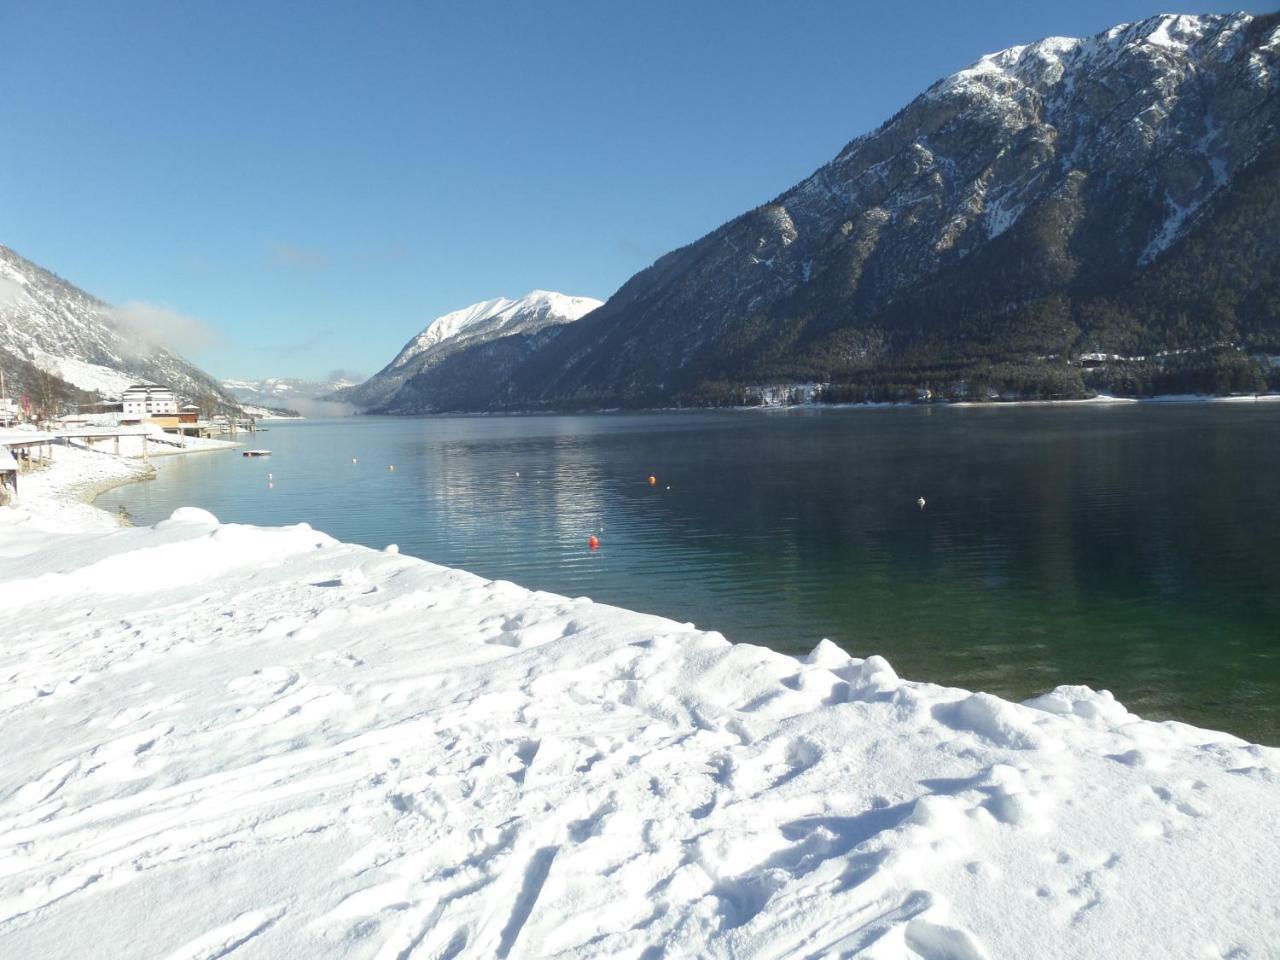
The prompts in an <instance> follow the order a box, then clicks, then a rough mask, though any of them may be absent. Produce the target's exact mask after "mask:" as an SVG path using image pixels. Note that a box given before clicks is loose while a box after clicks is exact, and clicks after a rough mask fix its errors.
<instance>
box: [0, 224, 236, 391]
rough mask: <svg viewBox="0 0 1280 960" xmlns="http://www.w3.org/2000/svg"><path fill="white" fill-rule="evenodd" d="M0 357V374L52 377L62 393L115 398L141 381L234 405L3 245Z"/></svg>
mask: <svg viewBox="0 0 1280 960" xmlns="http://www.w3.org/2000/svg"><path fill="white" fill-rule="evenodd" d="M0 353H2V354H5V355H7V357H8V363H7V364H6V367H5V369H6V370H8V371H12V370H19V371H20V370H26V371H28V373H27V374H26V375H25V376H26V378H30V377H31V376H32V372H33V371H35V370H39V371H44V372H45V373H48V374H53V375H54V376H55V377H57V378H58V380H59V381H61V382H62V383H63V384H65V385H66V387H65V389H66V390H67V392H69V393H71V392H76V391H84V392H87V393H97V394H99V395H101V396H102V397H105V398H112V399H115V398H118V397H119V396H120V393H121V392H122V391H123V390H124V389H125V388H126V387H128V386H129V385H130V384H133V383H137V382H138V381H140V380H141V381H151V382H154V383H160V384H164V385H165V386H168V387H171V388H172V389H173V390H174V391H176V392H177V393H178V394H179V395H180V396H181V397H183V398H184V399H188V400H202V399H208V398H212V399H213V400H214V402H216V403H222V404H225V405H226V406H228V407H234V406H235V402H234V401H233V400H232V399H231V397H229V396H227V395H226V394H225V393H223V391H222V389H221V387H220V386H219V385H218V382H217V381H216V380H214V379H213V378H212V377H210V376H209V375H208V374H207V373H205V372H204V371H202V370H200V369H198V368H196V367H195V366H193V365H192V364H191V363H190V362H188V361H187V360H185V359H183V358H182V357H181V356H179V355H178V354H177V353H174V352H173V351H172V350H169V349H166V348H165V347H164V346H162V345H159V344H157V343H154V342H152V341H151V339H150V338H149V336H148V335H147V334H145V333H143V332H142V331H140V330H137V329H133V328H131V327H130V326H129V325H128V324H127V322H125V321H124V320H123V319H122V317H121V315H120V314H119V313H118V312H117V311H115V310H113V308H112V307H111V306H109V305H108V304H106V303H103V302H102V301H101V300H98V299H97V298H96V297H93V296H91V295H90V294H87V293H85V292H84V291H83V290H80V289H78V288H77V287H74V286H72V285H71V284H70V283H68V282H67V281H65V280H63V279H62V278H61V277H59V276H57V275H55V274H53V273H50V272H49V271H48V270H45V269H43V268H41V267H38V266H36V265H35V264H34V263H31V262H30V261H29V260H26V259H24V258H23V257H21V256H19V255H18V254H17V253H15V252H14V251H13V250H10V249H9V248H8V247H6V246H3V245H0ZM11 376H12V374H11ZM18 376H20V377H21V376H23V374H21V373H19V374H18ZM29 387H30V385H29V384H25V383H21V382H19V383H16V384H11V385H10V389H11V390H15V391H16V390H17V389H24V388H29Z"/></svg>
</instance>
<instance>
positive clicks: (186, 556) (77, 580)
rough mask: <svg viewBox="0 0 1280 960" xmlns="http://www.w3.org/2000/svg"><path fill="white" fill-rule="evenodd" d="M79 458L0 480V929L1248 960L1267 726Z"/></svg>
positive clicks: (1254, 948) (162, 947) (1274, 789)
mask: <svg viewBox="0 0 1280 960" xmlns="http://www.w3.org/2000/svg"><path fill="white" fill-rule="evenodd" d="M85 457H95V458H98V459H103V460H110V458H106V457H104V456H103V455H100V454H88V453H81V452H78V451H72V452H71V453H70V454H69V455H68V456H67V457H66V458H64V459H63V460H60V461H59V463H58V466H57V468H55V469H54V470H52V471H50V474H49V476H48V477H46V479H45V480H44V481H43V483H44V484H45V486H44V487H40V486H39V485H37V484H33V483H32V482H30V481H27V482H25V485H24V490H23V494H24V500H25V502H24V505H23V506H22V507H20V508H16V509H15V508H5V509H0V623H3V624H4V638H5V640H4V643H3V644H0V675H2V676H3V677H4V684H3V686H2V687H0V730H2V731H3V736H4V742H5V744H6V745H7V749H6V750H5V753H4V760H3V762H2V763H0V956H4V957H121V958H124V957H128V958H150V957H154V958H172V960H212V958H215V957H227V956H230V957H233V958H236V960H239V958H241V957H244V958H249V957H291V958H292V957H307V958H325V957H364V958H379V960H381V958H387V960H393V958H406V960H407V958H418V960H425V958H445V957H450V958H457V957H477V958H490V957H498V958H504V957H628V958H636V960H641V958H643V960H656V958H659V957H667V958H674V957H737V958H745V957H753V958H766V957H767V958H782V957H797V958H799V957H828V956H830V957H838V956H849V955H860V956H868V957H882V958H883V957H924V958H931V960H933V958H939V960H940V958H944V957H946V958H962V960H969V958H976V957H993V958H994V957H1037V958H1044V957H1108V958H1114V957H1142V958H1147V957H1264V956H1269V955H1270V956H1274V955H1275V954H1274V949H1275V944H1276V943H1277V942H1280V832H1278V831H1277V829H1276V812H1277V810H1280V751H1277V750H1275V749H1271V748H1266V747H1260V746H1252V745H1249V744H1246V743H1244V742H1242V741H1240V740H1238V739H1235V738H1233V737H1231V736H1228V735H1225V734H1220V733H1213V732H1210V731H1206V730H1200V729H1195V728H1192V727H1189V726H1184V725H1181V724H1176V723H1151V722H1146V721H1143V720H1140V719H1138V718H1137V717H1135V716H1133V715H1131V714H1129V713H1128V712H1126V711H1125V709H1124V708H1123V707H1122V706H1121V705H1120V704H1118V703H1116V702H1115V701H1114V700H1113V699H1112V698H1111V697H1110V696H1108V695H1106V694H1102V693H1094V692H1092V691H1089V690H1087V689H1085V688H1083V687H1060V688H1058V689H1057V690H1055V691H1053V692H1051V693H1048V694H1046V695H1045V696H1043V697H1040V698H1037V699H1035V700H1033V701H1030V702H1028V703H1026V704H1021V705H1020V704H1014V703H1009V702H1006V701H1003V700H1000V699H997V698H995V697H991V696H988V695H985V694H982V693H969V692H968V691H964V690H956V689H947V688H943V687H937V686H932V685H929V684H924V683H914V682H910V681H906V680H902V679H900V678H899V677H897V676H896V675H895V674H894V672H893V670H892V669H891V668H890V666H889V665H888V664H887V663H886V662H885V661H883V660H882V659H880V658H879V657H875V656H870V657H868V658H867V659H861V658H854V657H850V656H848V655H847V654H846V653H845V652H843V651H841V650H839V649H837V648H836V647H835V646H833V645H831V644H828V643H824V644H822V645H820V646H819V647H818V649H816V650H815V651H814V652H813V654H812V655H811V656H809V657H808V658H807V659H805V660H795V659H792V658H789V657H786V656H783V655H781V654H778V653H774V652H771V651H769V650H765V649H762V648H759V647H753V646H746V645H732V644H730V643H729V642H728V641H726V640H725V639H724V638H723V637H721V636H720V635H718V634H716V633H708V632H704V631H701V630H697V629H694V628H693V627H692V626H690V625H687V624H684V625H682V624H678V623H674V622H671V621H668V620H663V619H660V618H658V617H653V616H645V615H641V614H636V613H630V612H627V611H623V610H619V609H615V608H611V607H606V606H603V605H599V604H595V603H592V602H591V601H589V600H586V599H568V598H564V597H559V596H553V595H550V594H546V593H533V592H529V591H527V590H524V589H522V588H520V587H518V586H515V585H513V584H510V583H504V582H491V581H487V580H483V579H480V578H479V577H475V576H472V575H470V574H466V573H463V572H460V571H457V570H450V569H446V568H443V567H439V566H435V565H432V564H430V563H426V562H423V561H420V560H416V559H412V558H409V557H405V556H401V555H399V554H398V553H397V552H396V551H395V549H394V548H392V547H388V548H387V549H386V550H384V551H375V550H370V549H367V548H364V547H357V546H352V545H348V544H343V543H339V542H337V541H335V540H333V539H331V538H330V537H328V536H326V535H324V534H323V533H320V532H317V531H315V530H312V529H310V528H309V527H307V526H305V525H299V526H293V527H283V528H273V529H266V528H255V527H247V526H239V525H233V524H219V523H218V522H217V521H216V520H215V519H214V518H213V517H212V516H210V515H209V514H207V513H205V512H203V511H199V510H194V509H186V510H180V511H178V512H177V513H175V514H174V516H173V517H172V518H170V519H169V520H166V521H164V522H162V523H160V524H157V525H156V526H155V527H150V528H118V527H114V526H113V524H112V523H111V521H110V519H109V518H105V517H102V518H101V519H100V520H99V522H97V523H96V524H90V523H89V522H87V521H86V520H85V518H84V517H83V516H81V515H80V514H79V513H66V514H65V515H63V514H61V513H59V510H60V509H61V507H59V506H58V504H65V502H66V500H65V497H66V496H67V494H66V491H67V489H69V487H68V484H67V483H65V482H62V483H59V482H55V481H56V480H57V477H58V476H59V471H62V472H63V474H64V475H65V476H67V477H73V478H74V477H79V479H80V481H85V482H87V480H88V479H89V473H90V472H92V470H93V469H105V468H94V467H92V466H91V465H90V464H89V462H88V461H85V460H84V459H83V458H85ZM73 459H74V460H75V461H77V462H76V463H72V460H73ZM132 466H133V465H131V464H124V465H119V464H118V463H117V468H118V469H121V470H123V469H126V468H131V467H132ZM64 468H65V470H64ZM106 479H108V478H105V477H99V478H98V482H105V480H106ZM58 498H62V499H58ZM32 501H38V502H37V503H34V504H33V503H32ZM49 504H53V505H54V506H53V507H52V508H50V507H49ZM857 652H858V653H859V654H869V653H871V651H857Z"/></svg>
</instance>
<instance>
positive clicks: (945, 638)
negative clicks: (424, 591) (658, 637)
mask: <svg viewBox="0 0 1280 960" xmlns="http://www.w3.org/2000/svg"><path fill="white" fill-rule="evenodd" d="M1278 439H1280V409H1277V408H1276V407H1263V406H1254V405H1247V406H1245V405H1211V406H1209V405H1206V406H1196V405H1187V406H1181V405H1177V406H1175V405H1170V406H1147V405H1143V406H1123V407H1088V408H1081V407H1075V408H1067V409H1063V408H1016V409H1015V408H1008V407H1002V408H989V409H987V408H980V409H961V408H914V407H913V408H904V409H888V410H792V411H781V412H751V413H744V412H732V413H706V412H699V413H662V414H635V415H621V414H619V415H604V416H565V417H502V418H496V417H495V418H489V417H471V418H374V417H361V418H353V419H346V420H332V421H304V422H296V423H287V422H273V423H271V424H270V431H269V432H267V433H262V434H260V435H259V436H258V437H256V438H255V439H254V440H253V441H252V445H254V446H259V447H267V448H270V449H271V450H272V452H273V455H272V457H271V458H269V459H247V458H243V457H240V456H239V455H237V454H234V453H232V454H202V455H198V456H189V457H181V458H174V459H172V460H170V461H166V462H163V463H162V466H161V470H160V475H159V477H158V478H157V479H156V480H155V481H151V482H148V483H142V484H136V485H133V486H130V487H125V488H119V489H117V490H114V491H111V492H110V493H109V494H107V495H105V496H104V497H102V498H101V499H100V500H99V501H98V503H99V505H100V506H103V507H105V508H106V509H110V510H115V509H117V508H118V507H120V506H121V505H123V506H124V507H125V508H126V509H127V510H128V511H129V512H130V514H132V516H133V517H134V519H135V522H138V523H152V522H155V521H156V520H159V519H163V518H164V517H166V516H168V514H169V513H170V512H171V511H172V510H174V509H175V508H177V507H179V506H187V505H194V506H200V507H204V508H206V509H209V510H211V511H212V512H213V513H215V514H216V515H217V516H218V517H219V518H220V519H222V520H224V521H235V522H246V523H256V524H280V523H296V522H300V521H305V522H308V523H310V524H311V525H312V526H314V527H316V528H318V529H320V530H324V531H325V532H327V533H329V534H332V535H333V536H335V537H338V538H340V539H343V540H348V541H354V542H357V543H363V544H366V545H368V546H371V547H377V548H381V547H384V546H386V545H387V544H388V543H397V544H398V545H399V546H400V548H401V550H402V552H404V553H409V554H412V555H415V556H419V557H422V558H424V559H427V560H430V561H433V562H436V563H441V564H445V565H448V566H454V567H461V568H463V569H466V570H469V571H472V572H474V573H476V574H479V575H481V576H484V577H489V578H495V579H505V580H512V581H515V582H516V583H519V584H521V585H524V586H528V587H531V588H535V589H542V590H550V591H554V592H556V593H563V594H568V595H570V596H589V597H591V598H592V599H594V600H597V601H601V602H604V603H611V604H616V605H619V606H624V607H629V608H633V609H638V610H644V611H647V612H651V613H657V614H662V615H664V616H668V617H672V618H674V619H676V620H680V621H692V622H694V623H696V624H698V626H700V627H704V628H706V629H715V630H719V631H721V632H722V633H724V634H725V635H726V636H728V637H729V638H730V639H732V640H737V641H749V642H753V643H761V644H765V645H767V646H770V647H774V648H776V649H779V650H783V651H786V652H792V653H800V652H807V651H808V650H809V649H811V648H812V647H813V646H814V645H815V644H816V643H817V642H818V641H819V640H820V639H821V638H823V637H828V638H830V639H832V640H834V641H836V642H837V643H839V644H840V645H841V646H843V647H844V648H845V649H847V650H849V651H850V652H851V653H853V654H855V655H858V656H866V655H869V654H872V653H879V654H882V655H884V656H886V657H887V658H888V659H889V660H890V662H891V663H893V665H894V666H895V667H896V668H897V670H898V672H899V673H900V674H902V675H904V676H908V677H911V678H913V679H923V680H931V681H935V682H939V683H946V684H956V685H960V686H964V687H968V688H972V689H981V690H987V691H990V692H992V693H997V694H1000V695H1002V696H1007V697H1012V698H1018V699H1020V698H1025V697H1028V696H1031V695H1034V694H1037V693H1040V692H1043V691H1044V690H1046V689H1048V688H1051V687H1053V686H1055V685H1057V684H1062V683H1085V684H1088V685H1090V686H1093V687H1095V688H1106V689H1110V690H1112V691H1113V692H1114V693H1115V694H1116V696H1117V697H1118V698H1119V699H1120V700H1121V701H1122V702H1124V703H1125V704H1126V705H1127V706H1128V707H1129V708H1130V709H1132V710H1134V711H1136V712H1138V713H1140V714H1142V715H1143V716H1147V717H1149V718H1153V719H1160V718H1176V719H1181V720H1185V721H1188V722H1192V723H1196V724H1201V725H1206V726H1211V727H1214V728H1218V729H1226V730H1229V731H1232V732H1234V733H1237V734H1239V735H1241V736H1244V737H1246V738H1249V739H1253V740H1259V741H1262V742H1266V743H1280V564H1278V563H1277V562H1276V550H1277V544H1280V498H1278V497H1277V492H1280V491H1277V482H1276V478H1277V477H1280V445H1278V444H1277V440H1278ZM353 459H354V460H355V461H357V462H355V463H353V462H352V461H353ZM392 465H394V467H395V469H394V471H393V470H391V469H389V468H390V467H391V466H392ZM268 473H270V474H271V475H272V480H271V483H272V486H271V487H268V485H267V484H268V481H267V474H268ZM650 475H652V476H654V477H655V478H656V480H657V483H656V484H654V485H650V484H649V482H648V478H649V476H650ZM921 496H923V497H924V498H925V499H926V501H927V505H926V507H925V509H924V510H921V509H920V508H919V507H918V506H917V503H916V500H917V497H921ZM592 534H595V535H596V536H598V537H599V539H600V549H598V550H595V551H592V550H590V549H589V548H588V538H589V537H590V536H591V535H592Z"/></svg>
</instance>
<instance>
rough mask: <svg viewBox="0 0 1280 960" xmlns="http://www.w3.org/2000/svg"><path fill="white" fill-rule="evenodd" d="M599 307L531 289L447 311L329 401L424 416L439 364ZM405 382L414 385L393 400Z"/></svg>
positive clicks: (595, 303)
mask: <svg viewBox="0 0 1280 960" xmlns="http://www.w3.org/2000/svg"><path fill="white" fill-rule="evenodd" d="M601 303H602V301H600V300H596V299H594V298H592V297H575V296H568V295H566V294H562V293H556V292H555V291H551V290H533V291H531V292H530V293H527V294H525V295H524V296H523V297H518V298H516V299H514V300H509V299H507V298H505V297H497V298H495V299H492V300H482V301H480V302H478V303H473V304H471V305H469V306H466V307H463V308H461V309H459V310H453V311H450V312H449V313H446V314H443V315H441V316H439V317H436V318H435V319H434V320H432V321H431V323H429V324H427V326H426V327H425V328H424V329H423V330H422V332H421V333H419V334H417V335H416V336H414V337H413V338H411V339H410V340H409V341H408V342H407V343H406V344H405V345H404V346H403V347H402V348H401V349H400V352H399V353H397V354H396V356H395V357H394V358H393V359H392V361H391V362H390V363H389V364H387V365H386V366H385V367H383V368H382V370H380V371H378V373H376V374H374V375H373V376H372V377H370V378H369V379H368V380H366V381H365V382H364V383H362V384H359V385H358V386H355V387H353V388H350V389H347V390H339V391H335V392H334V393H333V394H331V398H332V399H335V400H344V401H347V402H350V403H354V404H357V405H359V406H361V407H364V408H366V409H373V410H388V409H394V410H396V411H397V412H426V411H427V410H428V409H429V408H430V406H431V404H430V403H429V402H428V401H427V400H426V399H425V397H426V394H427V393H429V392H432V390H431V385H430V383H429V381H428V379H427V377H428V374H429V372H430V371H431V370H432V369H433V368H434V367H436V366H438V365H439V364H440V363H442V362H444V361H446V360H447V359H449V358H450V357H452V356H454V355H455V354H458V353H470V352H473V351H476V350H477V349H479V348H483V347H484V346H485V345H487V344H490V343H492V342H494V341H496V340H502V339H505V338H510V337H516V338H524V339H523V340H522V342H528V340H529V338H535V337H536V336H537V334H539V333H540V332H542V331H543V330H547V329H550V328H554V327H558V326H563V325H565V324H570V323H574V322H576V321H578V320H580V319H581V318H582V317H583V316H585V315H586V314H588V313H590V312H591V311H592V310H595V309H596V308H597V307H599V306H600V305H601ZM477 355H479V354H477ZM455 365H456V364H455ZM474 375H477V376H484V375H485V371H484V370H483V369H477V370H476V371H474ZM409 381H414V382H415V383H416V384H417V386H416V387H415V388H413V389H410V390H409V391H408V393H406V395H405V396H404V397H399V396H398V394H399V393H400V392H401V390H402V389H403V388H404V387H405V385H406V384H407V383H408V382H409Z"/></svg>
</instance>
